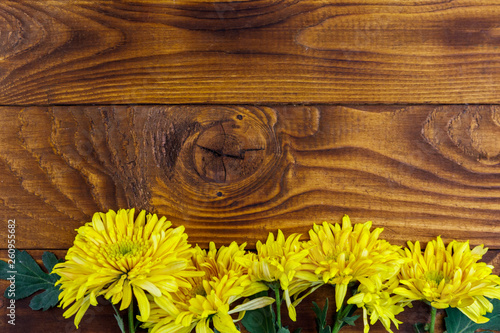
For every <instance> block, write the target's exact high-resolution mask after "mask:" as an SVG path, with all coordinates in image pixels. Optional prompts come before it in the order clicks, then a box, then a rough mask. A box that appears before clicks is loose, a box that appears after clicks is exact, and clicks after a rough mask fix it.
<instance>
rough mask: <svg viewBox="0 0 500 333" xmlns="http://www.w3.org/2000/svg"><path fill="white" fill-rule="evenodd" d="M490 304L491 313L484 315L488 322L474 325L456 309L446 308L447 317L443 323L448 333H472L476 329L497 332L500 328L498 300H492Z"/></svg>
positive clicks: (499, 303)
mask: <svg viewBox="0 0 500 333" xmlns="http://www.w3.org/2000/svg"><path fill="white" fill-rule="evenodd" d="M490 302H491V303H492V304H493V312H491V313H487V314H486V315H485V317H487V318H489V319H490V321H488V322H487V323H484V324H476V323H475V322H473V321H472V320H470V319H469V318H468V317H467V316H466V315H464V314H463V313H462V312H461V311H460V310H458V309H457V308H451V307H450V308H447V309H446V315H447V316H446V318H445V320H444V321H445V324H446V330H447V331H448V333H474V332H475V331H476V330H478V329H483V330H498V328H499V327H500V300H497V299H494V300H490Z"/></svg>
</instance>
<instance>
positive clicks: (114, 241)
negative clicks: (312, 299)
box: [54, 209, 200, 328]
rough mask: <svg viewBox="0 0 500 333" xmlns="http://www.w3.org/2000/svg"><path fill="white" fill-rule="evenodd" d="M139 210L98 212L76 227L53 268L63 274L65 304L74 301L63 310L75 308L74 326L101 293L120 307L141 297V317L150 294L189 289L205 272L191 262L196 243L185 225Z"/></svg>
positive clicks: (71, 312)
mask: <svg viewBox="0 0 500 333" xmlns="http://www.w3.org/2000/svg"><path fill="white" fill-rule="evenodd" d="M134 213H135V210H134V209H130V210H126V209H121V210H118V212H116V213H115V212H114V211H112V210H110V211H109V212H107V213H95V214H94V216H93V218H92V222H89V223H86V224H85V225H84V226H82V227H80V228H79V229H78V230H77V231H78V234H77V236H76V238H75V241H74V244H73V246H72V247H71V248H70V249H69V250H68V253H67V255H66V261H65V262H63V263H60V264H57V265H56V266H55V268H54V272H55V273H57V274H58V275H59V276H60V277H61V278H60V279H59V281H58V282H57V284H60V285H61V287H60V288H61V289H62V292H61V294H60V295H59V299H61V300H62V301H61V306H62V307H63V308H65V307H67V306H68V305H69V304H71V303H73V305H72V306H71V307H70V308H69V309H68V310H67V311H66V312H65V313H64V317H66V318H68V317H71V316H72V315H74V314H75V313H76V316H75V320H74V321H75V326H76V327H77V328H78V324H79V322H80V320H81V319H82V317H83V315H84V314H85V312H86V311H87V309H88V307H89V306H90V305H97V300H96V298H97V297H98V296H100V295H104V297H105V298H107V299H109V300H110V301H111V303H113V304H118V303H120V302H121V306H120V310H123V309H125V308H127V307H129V305H130V303H131V302H132V298H133V296H135V298H136V299H137V303H138V305H139V310H140V313H141V316H142V318H148V317H149V313H150V306H149V301H148V299H147V294H150V295H152V296H153V297H155V298H159V297H161V296H162V295H168V294H169V293H171V292H175V291H177V289H178V288H179V287H180V286H182V287H185V288H188V287H189V286H190V284H189V283H188V281H187V278H189V277H192V276H197V275H200V273H199V272H195V271H194V267H193V266H191V257H192V255H193V248H192V247H191V246H190V245H189V244H188V243H187V235H186V234H185V233H184V227H178V228H175V229H172V228H169V227H170V226H171V223H170V222H169V221H167V220H166V218H165V217H162V218H160V219H158V217H157V216H156V215H151V214H147V215H146V212H145V211H141V212H140V213H139V215H138V216H137V218H136V219H135V220H134Z"/></svg>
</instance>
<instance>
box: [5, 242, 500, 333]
mask: <svg viewBox="0 0 500 333" xmlns="http://www.w3.org/2000/svg"><path fill="white" fill-rule="evenodd" d="M4 252H5V251H2V252H1V258H0V260H5V259H6V258H7V256H6V253H4ZM53 252H55V254H56V255H57V256H58V257H60V258H62V257H64V255H65V254H66V251H65V250H58V251H53ZM29 253H30V254H31V255H32V256H33V257H34V258H35V259H37V260H38V261H39V262H40V263H41V257H42V254H43V251H40V250H38V251H37V250H31V251H29ZM483 259H484V262H486V263H488V264H492V265H494V266H495V270H494V274H497V275H499V274H500V251H499V250H493V251H489V252H488V253H487V254H486V255H485V256H484V258H483ZM7 286H8V284H7V281H5V280H0V290H2V291H3V290H5V289H6V288H7ZM326 298H328V299H329V301H330V304H332V301H333V299H334V291H333V288H332V287H330V286H324V287H322V288H320V289H318V290H317V291H316V292H314V293H313V294H312V295H310V296H308V297H307V298H306V299H305V300H304V301H303V302H302V303H301V304H299V306H298V307H297V314H298V321H297V322H292V321H291V320H290V319H288V318H287V315H286V310H285V311H284V312H283V318H284V321H285V322H284V325H288V326H289V327H290V328H291V331H293V329H295V328H299V327H302V328H303V331H302V332H304V333H315V332H316V331H315V328H314V324H311V323H314V322H315V321H314V313H313V311H312V310H311V306H312V303H311V302H312V301H315V302H316V303H318V304H320V305H321V306H323V304H324V301H325V299H326ZM7 302H8V300H7V299H5V298H4V297H3V293H2V295H0V329H1V330H2V332H4V333H19V332H40V331H44V332H58V333H60V332H64V333H77V332H82V333H103V332H106V333H113V332H116V333H119V332H120V330H119V328H118V326H117V325H116V322H115V319H114V318H113V316H112V314H113V310H112V308H111V306H110V305H109V303H107V301H106V300H104V299H101V298H100V299H99V305H98V306H96V307H91V308H90V309H89V310H88V312H87V314H86V315H85V316H84V317H83V319H82V322H81V324H80V328H79V329H78V331H77V330H76V329H75V327H74V325H73V320H72V319H71V318H70V319H64V317H63V316H62V313H63V310H62V309H60V308H53V309H50V310H48V311H45V312H43V311H33V310H31V309H30V308H29V299H24V300H20V301H17V302H16V326H12V325H9V324H7V317H6V314H7V309H6V307H7V305H6V304H7ZM333 310H334V308H333V306H330V311H329V316H328V318H330V319H329V320H331V318H333ZM444 317H445V314H444V311H443V310H439V313H438V316H437V326H436V333H442V332H443V330H444V326H443V325H444V324H443V319H444ZM397 318H398V319H399V320H401V321H402V322H403V324H401V325H400V326H399V330H395V332H400V333H414V330H413V324H414V323H418V322H423V323H425V322H429V320H430V313H429V310H428V307H427V305H425V304H424V303H422V302H414V303H413V308H412V309H407V310H406V311H404V312H403V313H401V314H400V315H398V317H397ZM362 330H363V329H362V320H361V319H359V322H357V326H356V327H349V326H347V327H345V328H343V329H342V332H343V333H344V332H345V333H355V332H362ZM370 332H371V333H385V332H387V331H386V330H385V328H384V327H383V326H382V325H380V324H379V323H377V324H376V325H374V326H371V328H370ZM497 332H498V331H496V332H495V333H497ZM243 333H246V331H243Z"/></svg>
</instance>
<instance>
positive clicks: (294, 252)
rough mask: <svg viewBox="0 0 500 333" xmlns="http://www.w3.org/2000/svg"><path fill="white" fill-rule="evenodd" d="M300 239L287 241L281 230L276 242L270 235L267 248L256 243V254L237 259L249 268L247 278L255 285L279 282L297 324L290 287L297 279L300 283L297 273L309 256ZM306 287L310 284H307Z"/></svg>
mask: <svg viewBox="0 0 500 333" xmlns="http://www.w3.org/2000/svg"><path fill="white" fill-rule="evenodd" d="M300 236H301V235H299V234H292V235H290V236H289V237H288V238H287V239H286V240H285V236H284V235H283V232H282V231H281V230H278V235H277V237H276V239H275V238H274V234H273V233H269V236H268V238H267V241H266V243H265V244H262V243H261V242H260V241H258V242H257V244H256V248H257V254H254V253H250V254H248V255H247V256H246V257H241V258H238V259H237V260H238V262H239V263H241V264H242V265H243V266H245V267H246V268H248V274H250V277H251V279H252V280H253V281H264V282H276V281H279V283H280V286H281V289H282V290H283V295H284V299H285V302H286V304H287V308H288V314H289V316H290V318H291V319H292V320H293V321H295V320H296V318H297V314H296V311H295V306H294V305H293V304H292V302H291V299H290V296H291V295H290V293H289V286H290V284H291V283H292V281H294V279H295V280H297V277H296V273H297V272H298V271H299V272H300V270H301V266H302V264H303V263H304V260H305V257H306V256H307V255H308V253H309V251H308V250H307V249H304V248H303V246H302V243H301V242H300V241H299V239H300ZM299 274H300V273H299ZM306 283H307V282H306ZM307 285H308V286H309V285H310V284H309V283H307Z"/></svg>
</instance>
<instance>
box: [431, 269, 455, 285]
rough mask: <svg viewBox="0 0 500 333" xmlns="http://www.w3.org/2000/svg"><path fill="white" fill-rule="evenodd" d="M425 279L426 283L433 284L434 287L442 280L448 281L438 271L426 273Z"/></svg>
mask: <svg viewBox="0 0 500 333" xmlns="http://www.w3.org/2000/svg"><path fill="white" fill-rule="evenodd" d="M425 278H426V279H427V280H428V281H431V282H434V283H435V284H436V285H439V284H440V283H441V281H443V279H444V280H445V281H447V280H449V279H448V278H447V277H446V276H444V274H443V272H440V271H428V272H426V273H425Z"/></svg>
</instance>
